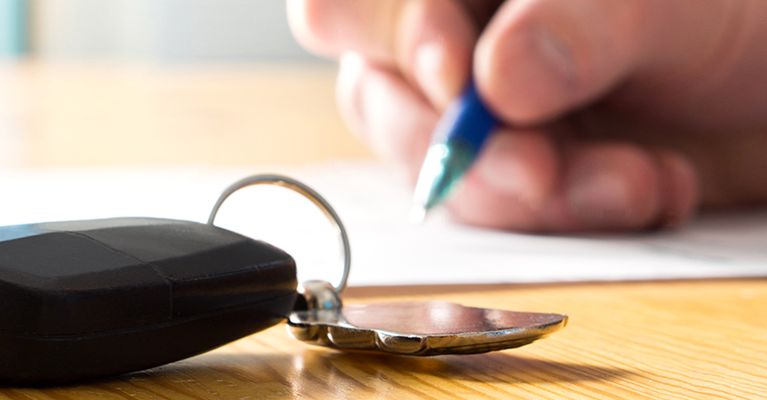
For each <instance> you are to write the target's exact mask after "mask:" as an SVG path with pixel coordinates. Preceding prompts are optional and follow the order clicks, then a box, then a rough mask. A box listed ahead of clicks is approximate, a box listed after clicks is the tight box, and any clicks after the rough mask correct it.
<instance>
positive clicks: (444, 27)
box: [288, 0, 488, 109]
mask: <svg viewBox="0 0 767 400" xmlns="http://www.w3.org/2000/svg"><path fill="white" fill-rule="evenodd" d="M485 3H487V2H486V1H483V2H478V4H477V5H474V6H473V7H474V8H477V9H480V8H481V9H482V10H477V13H480V14H482V13H484V14H487V12H486V9H488V5H487V4H485ZM483 10H484V11H483ZM288 16H289V20H290V24H291V27H292V29H293V31H294V33H295V35H296V37H297V38H298V40H299V41H300V42H301V43H302V44H303V45H304V46H305V47H307V48H309V49H310V50H313V51H315V52H317V53H319V54H321V55H325V56H329V57H338V56H339V55H340V54H342V53H344V52H347V51H353V52H357V53H359V54H361V55H363V56H364V57H365V58H366V59H368V60H370V61H372V62H374V63H377V64H380V65H382V66H385V67H388V68H392V69H396V70H398V71H399V72H400V73H401V74H402V75H403V76H404V77H405V79H407V81H408V82H411V83H413V84H415V85H416V86H417V87H418V88H419V89H420V91H421V92H422V93H423V94H424V95H425V96H426V97H427V98H428V99H429V100H430V101H431V102H432V104H434V105H435V106H437V108H439V109H442V108H444V107H445V106H447V104H448V103H449V101H450V100H451V99H452V98H453V97H455V96H456V95H457V94H458V93H459V92H460V91H461V89H462V88H463V87H464V86H465V84H466V81H467V79H468V77H469V70H470V68H471V59H472V51H473V48H474V43H475V41H476V38H477V36H478V32H479V29H478V28H477V26H476V22H475V18H481V16H476V17H475V16H473V14H472V13H469V12H467V10H466V9H465V8H464V6H463V5H462V4H460V3H459V2H457V1H449V0H390V1H379V0H291V1H289V2H288Z"/></svg>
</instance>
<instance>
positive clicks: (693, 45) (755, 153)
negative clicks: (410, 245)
mask: <svg viewBox="0 0 767 400" xmlns="http://www.w3.org/2000/svg"><path fill="white" fill-rule="evenodd" d="M288 14H289V18H290V22H291V26H292V28H293V31H294V33H295V34H296V36H297V37H298V39H299V41H301V43H302V44H303V45H304V46H306V47H307V48H309V49H310V50H312V51H314V52H316V53H319V54H321V55H325V56H328V57H340V58H341V68H340V72H339V81H338V102H339V106H340V109H341V112H342V115H343V116H344V118H345V119H346V121H347V123H348V125H349V126H350V127H351V128H352V130H354V131H356V132H359V133H360V134H361V135H362V136H363V137H364V138H366V139H367V140H368V141H369V142H370V143H371V144H372V145H373V147H374V148H376V149H377V150H378V151H379V152H381V153H382V154H384V155H385V156H387V157H389V158H393V159H395V160H397V161H398V162H400V163H401V164H402V165H404V166H405V167H406V168H407V169H408V170H409V172H410V175H411V176H412V177H413V178H415V176H416V174H417V173H418V170H419V168H420V164H421V162H422V160H423V157H424V154H425V152H426V148H427V146H428V143H429V140H430V135H431V132H432V130H433V128H434V125H435V124H436V122H437V119H438V118H439V115H440V114H441V112H442V111H443V110H444V108H445V107H446V106H447V104H448V103H449V101H450V100H451V99H452V98H454V97H455V96H457V95H458V93H459V92H460V91H461V89H462V88H463V87H464V86H465V85H466V83H467V82H468V79H469V78H470V75H471V74H472V73H473V76H474V79H475V81H476V83H477V86H478V89H479V91H480V94H481V96H482V97H483V99H484V100H485V102H486V104H487V105H488V106H489V107H490V108H491V109H492V110H493V111H494V113H495V114H496V115H497V116H498V117H499V118H500V119H501V120H502V121H504V123H505V126H504V127H502V128H500V129H499V132H497V134H495V135H494V136H493V137H492V139H491V140H490V142H489V143H487V144H486V146H485V149H484V150H483V152H482V154H481V155H480V157H479V159H478V161H477V163H476V164H475V165H474V166H473V167H472V169H470V170H469V172H468V173H467V175H466V177H465V179H464V184H463V187H462V189H460V190H459V191H458V193H456V194H455V196H454V197H453V199H452V200H451V201H449V202H448V207H449V208H450V210H451V212H452V214H453V215H454V216H455V217H456V218H457V219H459V220H461V221H464V222H467V223H471V224H477V225H483V226H489V227H494V228H502V229H513V230H522V231H578V230H599V229H611V230H615V229H644V228H650V227H657V226H669V225H671V226H673V225H676V224H679V223H681V222H683V221H685V220H686V219H688V218H689V217H690V216H691V215H692V214H693V212H694V211H695V209H696V207H698V205H701V206H703V207H708V208H715V207H736V206H744V205H749V204H764V203H765V202H766V201H767V45H765V43H767V2H765V1H764V0H622V1H615V0H514V1H506V2H501V1H495V0H384V1H381V0H289V1H288ZM472 65H473V70H472Z"/></svg>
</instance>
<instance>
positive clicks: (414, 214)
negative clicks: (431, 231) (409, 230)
mask: <svg viewBox="0 0 767 400" xmlns="http://www.w3.org/2000/svg"><path fill="white" fill-rule="evenodd" d="M426 211H427V210H426V207H424V206H422V205H420V204H416V205H414V206H413V208H411V209H410V221H411V222H413V223H414V224H420V223H423V221H424V220H425V219H426Z"/></svg>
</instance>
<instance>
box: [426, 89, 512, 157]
mask: <svg viewBox="0 0 767 400" xmlns="http://www.w3.org/2000/svg"><path fill="white" fill-rule="evenodd" d="M498 124H499V123H498V119H497V118H496V117H495V116H494V115H493V114H492V113H491V112H490V111H489V110H488V109H487V107H486V106H485V105H484V103H483V102H482V99H480V97H479V93H478V92H477V86H476V85H475V84H474V81H471V82H470V83H469V86H468V87H467V88H466V90H465V91H464V92H463V94H462V95H461V96H460V97H458V98H457V99H456V100H455V101H454V102H453V103H452V104H451V105H450V106H449V107H448V109H447V110H446V111H445V114H444V116H443V118H442V120H440V123H439V126H438V127H437V129H436V130H437V132H438V135H437V136H435V139H437V140H439V141H448V140H451V139H461V140H462V142H464V143H465V144H468V145H469V147H470V148H471V150H472V151H473V152H474V153H475V154H476V153H478V152H479V150H480V149H481V148H482V144H483V143H484V142H485V140H486V139H487V138H488V137H489V136H490V133H491V132H492V130H493V129H495V127H496V126H498Z"/></svg>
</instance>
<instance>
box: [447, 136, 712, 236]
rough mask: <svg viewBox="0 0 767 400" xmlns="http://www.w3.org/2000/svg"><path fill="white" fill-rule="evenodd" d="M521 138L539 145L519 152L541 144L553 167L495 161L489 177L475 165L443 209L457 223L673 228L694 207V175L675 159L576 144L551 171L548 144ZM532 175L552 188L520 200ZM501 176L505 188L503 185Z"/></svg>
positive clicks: (630, 147)
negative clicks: (447, 206) (457, 220)
mask: <svg viewBox="0 0 767 400" xmlns="http://www.w3.org/2000/svg"><path fill="white" fill-rule="evenodd" d="M524 135H533V136H538V140H539V143H538V145H531V144H530V143H527V144H522V145H521V146H530V147H528V148H527V149H525V150H523V151H527V152H529V151H531V150H532V149H534V148H535V147H536V146H541V145H542V146H541V147H539V148H538V150H539V152H540V151H542V153H541V154H545V153H549V156H554V157H552V158H551V160H552V161H554V162H553V163H551V164H549V163H544V164H548V165H542V164H541V161H540V160H535V161H534V160H532V159H531V160H528V161H527V162H520V161H518V162H520V164H519V165H509V166H507V167H506V168H502V166H501V165H500V164H494V169H495V174H497V176H495V177H492V178H490V177H488V176H486V175H485V174H484V173H482V172H481V168H482V166H481V165H480V164H478V165H477V168H476V169H475V170H473V171H471V173H470V174H468V175H467V177H466V182H465V186H464V187H463V189H462V190H461V191H460V193H458V195H457V196H456V197H455V198H454V200H453V201H452V203H451V204H450V208H451V211H453V212H454V214H455V216H456V217H457V219H459V220H461V221H463V222H467V223H471V224H475V225H481V226H486V227H491V228H497V229H511V230H518V231H534V232H550V231H591V230H635V229H646V228H653V227H658V226H676V225H678V224H680V223H682V222H683V221H685V220H686V219H688V218H689V217H690V216H691V215H692V213H693V212H694V210H695V207H696V205H697V199H696V192H697V190H696V178H695V174H694V172H693V169H692V167H691V166H690V165H689V163H687V161H686V160H685V159H684V158H682V157H680V156H678V155H676V154H673V153H659V154H657V155H655V154H653V153H651V152H649V151H647V150H644V149H642V148H639V147H636V146H633V145H627V144H589V145H578V146H577V147H576V148H572V149H569V150H567V151H565V155H564V157H563V163H562V165H561V166H560V167H561V169H560V170H558V171H556V170H552V167H554V166H556V162H555V161H556V157H555V154H554V153H553V148H550V147H549V148H547V147H548V146H549V145H551V143H550V142H549V143H548V144H547V143H546V139H543V141H541V139H542V138H544V137H545V136H541V135H542V134H541V133H540V132H539V133H526V134H521V135H520V137H524ZM517 140H521V141H524V140H529V138H528V139H517ZM503 152H505V153H506V154H501V153H503ZM513 153H514V150H511V149H509V150H505V151H504V150H503V149H501V150H498V151H497V153H496V154H489V155H488V158H491V157H499V158H501V159H508V158H509V157H510V156H512V155H513V156H516V159H517V160H519V159H520V157H524V155H522V154H513ZM544 157H547V156H544ZM483 162H486V163H488V164H489V163H494V162H492V161H489V160H486V161H480V163H483ZM507 162H508V161H507ZM553 171H556V172H553ZM531 177H535V178H536V179H538V180H541V179H548V180H549V182H551V183H552V186H551V189H552V190H551V191H549V192H548V195H547V196H544V197H541V198H538V199H537V200H535V199H533V198H531V197H529V196H525V193H531V192H532V191H533V190H534V189H533V188H532V187H531V186H530V185H529V184H528V183H527V179H530V178H531ZM504 178H505V179H506V180H508V181H512V183H510V182H505V183H504V182H503V180H504ZM510 189H511V190H510Z"/></svg>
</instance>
